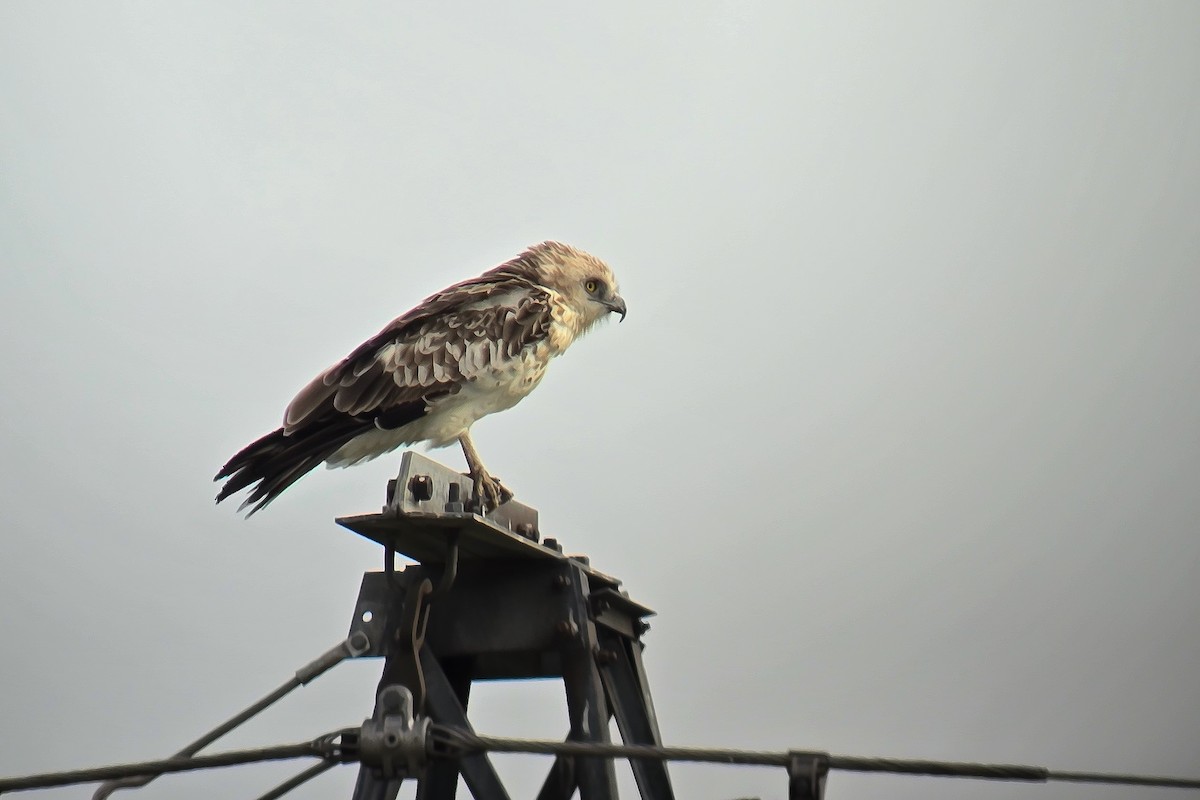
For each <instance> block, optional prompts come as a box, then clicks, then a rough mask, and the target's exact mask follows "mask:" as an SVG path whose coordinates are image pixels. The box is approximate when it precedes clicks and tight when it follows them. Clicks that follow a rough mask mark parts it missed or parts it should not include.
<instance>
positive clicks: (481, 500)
mask: <svg viewBox="0 0 1200 800" xmlns="http://www.w3.org/2000/svg"><path fill="white" fill-rule="evenodd" d="M612 312H615V313H617V314H620V315H621V319H622V320H624V319H625V301H624V300H623V299H622V298H621V295H620V294H618V293H617V282H616V279H615V278H614V277H613V274H612V270H610V269H609V268H608V266H607V265H606V264H605V263H604V262H603V261H601V260H600V259H598V258H596V257H595V256H593V255H590V254H588V253H585V252H583V251H582V250H577V249H576V248H574V247H571V246H570V245H566V244H562V243H559V242H542V243H541V244H537V245H534V246H532V247H530V248H529V249H527V250H525V251H524V252H523V253H521V254H520V255H518V256H517V257H516V258H514V259H512V260H511V261H507V262H505V263H503V264H501V265H500V266H498V267H495V268H494V269H491V270H489V271H487V272H485V273H483V274H482V275H480V276H479V277H477V278H471V279H470V280H465V281H463V282H461V283H456V284H454V285H453V286H451V287H449V288H447V289H444V290H443V291H440V292H438V293H437V294H434V295H431V296H430V297H427V298H426V299H425V300H424V302H422V303H421V304H420V305H418V306H417V307H416V308H414V309H412V310H411V311H409V312H408V313H406V314H404V315H402V316H400V317H397V318H396V319H394V320H393V321H392V322H390V323H388V325H387V326H385V327H384V328H383V330H381V331H380V332H379V333H378V334H376V335H375V336H373V337H371V338H370V339H368V340H367V341H365V342H363V343H362V344H361V345H359V346H358V347H356V348H355V349H354V350H353V352H351V353H350V355H348V356H346V357H345V358H343V359H342V360H341V361H340V362H338V363H337V364H335V365H334V366H332V367H330V368H329V369H327V370H325V372H323V373H322V374H320V375H318V376H317V377H316V378H314V379H313V380H312V382H311V383H309V384H308V386H306V387H304V388H303V389H302V390H301V391H300V393H299V394H298V395H296V397H295V399H294V400H292V402H291V404H290V405H288V407H287V411H285V412H284V417H283V426H282V427H280V428H278V429H277V430H274V431H272V432H271V433H268V434H267V435H266V436H264V437H262V438H261V439H259V440H258V441H256V442H253V443H252V444H250V445H248V446H247V447H245V448H244V449H243V450H242V451H241V452H239V453H238V454H237V455H235V456H234V457H233V458H231V459H229V463H227V464H226V465H225V466H223V467H221V471H220V472H218V473H217V476H216V478H215V479H214V480H218V481H220V480H225V481H226V482H225V484H224V485H223V486H222V487H221V490H220V493H219V494H218V495H217V502H218V503H219V502H221V501H222V500H224V499H225V498H227V497H229V496H230V495H232V494H234V493H235V492H238V491H240V490H242V489H246V488H249V487H253V488H252V489H251V491H250V493H249V495H248V496H247V498H246V500H245V502H243V503H242V506H241V508H240V509H239V510H242V509H245V508H247V507H249V508H250V511H249V514H253V513H254V512H256V511H259V510H261V509H263V508H265V507H266V506H267V505H268V504H270V503H271V501H273V500H274V499H275V498H276V497H278V496H279V495H280V493H281V492H283V491H284V490H285V489H287V488H288V487H289V486H291V485H292V484H293V483H295V482H296V481H297V480H299V479H300V478H301V477H302V476H304V475H305V474H306V473H308V472H309V471H310V470H312V469H313V468H314V467H316V466H317V465H318V464H320V463H321V462H325V463H326V464H328V465H329V466H330V467H347V466H351V465H353V464H358V463H361V462H363V461H369V460H370V459H373V458H375V457H377V456H380V455H383V454H384V453H388V452H390V451H392V450H395V449H396V448H397V447H400V446H402V445H407V444H415V443H417V442H427V443H429V444H430V445H431V446H433V447H444V446H446V445H449V444H451V443H453V442H454V441H456V440H457V441H458V442H459V444H461V445H462V449H463V455H464V456H466V459H467V465H468V468H469V475H470V477H471V480H472V483H473V488H474V492H475V502H476V504H477V505H478V506H479V507H480V509H481V510H483V511H485V512H486V511H487V510H488V509H490V508H495V507H497V506H499V505H501V504H503V503H505V502H507V501H508V500H509V499H510V498H511V497H512V493H511V492H509V491H508V489H506V488H505V487H504V486H503V485H502V484H501V483H500V482H499V481H498V480H496V478H494V477H492V476H491V475H490V474H489V473H488V471H487V469H485V468H484V466H483V461H482V460H480V458H479V453H478V452H477V451H476V450H475V445H474V444H473V443H472V442H471V433H470V430H471V425H472V424H474V423H475V422H476V421H477V420H479V419H481V418H483V417H485V416H487V415H488V414H493V413H495V412H497V411H503V410H504V409H506V408H511V407H513V406H514V405H516V404H517V403H518V402H520V400H521V398H523V397H525V395H527V394H529V393H530V392H531V391H533V389H534V387H536V386H537V385H538V383H539V382H540V381H541V380H542V376H543V375H545V373H546V367H547V366H549V364H550V360H551V359H552V358H554V357H555V356H558V355H562V353H563V352H565V351H566V349H567V348H568V347H570V346H571V343H572V342H574V341H575V340H576V339H578V338H579V337H580V336H582V335H583V334H584V333H586V332H587V331H588V330H589V329H591V328H592V326H593V325H595V324H596V323H597V322H598V321H600V320H601V319H603V318H605V317H607V315H608V314H609V313H612ZM249 514H248V515H247V516H249Z"/></svg>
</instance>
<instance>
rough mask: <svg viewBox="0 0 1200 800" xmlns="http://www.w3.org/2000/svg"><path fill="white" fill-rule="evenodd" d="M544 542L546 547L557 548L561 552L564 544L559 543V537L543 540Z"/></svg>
mask: <svg viewBox="0 0 1200 800" xmlns="http://www.w3.org/2000/svg"><path fill="white" fill-rule="evenodd" d="M542 544H543V545H545V546H546V547H549V548H550V549H551V550H557V551H558V552H560V553H561V552H562V545H561V544H559V543H558V539H553V538H551V539H546V540H545V541H543V542H542Z"/></svg>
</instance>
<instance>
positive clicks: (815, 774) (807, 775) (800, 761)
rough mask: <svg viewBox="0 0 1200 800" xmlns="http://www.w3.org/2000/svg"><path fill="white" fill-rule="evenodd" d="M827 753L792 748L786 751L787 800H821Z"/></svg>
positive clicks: (827, 769) (827, 767)
mask: <svg viewBox="0 0 1200 800" xmlns="http://www.w3.org/2000/svg"><path fill="white" fill-rule="evenodd" d="M828 774H829V754H828V753H809V752H802V751H799V750H792V751H791V752H789V753H788V800H822V798H824V796H825V776H826V775H828Z"/></svg>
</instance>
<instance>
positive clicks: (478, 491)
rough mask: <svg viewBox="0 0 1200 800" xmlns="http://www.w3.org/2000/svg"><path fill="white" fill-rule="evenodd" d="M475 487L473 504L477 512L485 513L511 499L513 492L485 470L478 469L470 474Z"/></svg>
mask: <svg viewBox="0 0 1200 800" xmlns="http://www.w3.org/2000/svg"><path fill="white" fill-rule="evenodd" d="M471 481H472V482H473V484H474V487H475V498H474V499H475V505H476V507H477V508H478V509H479V513H481V514H487V513H488V512H490V511H495V510H496V509H497V508H499V507H500V506H502V505H504V504H505V503H507V502H508V501H509V500H512V498H513V493H512V492H510V491H509V490H508V487H507V486H505V485H504V484H503V483H501V482H500V481H499V480H497V479H496V478H493V477H492V476H491V475H490V474H488V472H487V470H484V469H479V470H476V471H475V472H473V473H472V474H471Z"/></svg>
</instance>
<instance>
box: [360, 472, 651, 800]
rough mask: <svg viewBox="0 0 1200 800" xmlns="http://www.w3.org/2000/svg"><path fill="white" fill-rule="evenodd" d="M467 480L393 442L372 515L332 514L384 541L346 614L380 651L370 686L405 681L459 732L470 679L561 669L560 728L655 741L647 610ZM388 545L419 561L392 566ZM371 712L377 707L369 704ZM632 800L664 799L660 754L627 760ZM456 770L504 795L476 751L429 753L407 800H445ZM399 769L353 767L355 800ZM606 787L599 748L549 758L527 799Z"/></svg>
mask: <svg viewBox="0 0 1200 800" xmlns="http://www.w3.org/2000/svg"><path fill="white" fill-rule="evenodd" d="M470 487H471V484H470V479H469V478H467V477H465V476H463V475H460V474H458V473H456V472H453V471H452V470H450V469H448V468H447V467H444V466H442V465H441V464H438V463H437V462H434V461H432V460H430V459H428V458H425V457H424V456H421V455H420V454H417V453H412V452H409V453H405V454H404V458H403V460H402V463H401V468H400V474H399V476H398V477H397V479H396V480H394V481H392V482H391V483H390V484H389V493H388V494H389V497H388V504H387V505H386V506H385V507H384V508H383V510H382V511H381V513H379V514H370V515H364V516H356V517H346V518H342V519H339V520H338V522H339V523H340V524H341V525H343V526H345V527H347V528H349V529H350V530H352V531H354V532H356V533H359V534H360V535H363V536H365V537H367V538H369V539H372V540H374V541H376V542H378V543H380V544H381V545H383V547H384V553H385V562H384V570H383V571H381V572H368V573H366V574H365V575H364V576H363V582H362V587H361V589H360V591H359V597H358V602H357V604H356V606H355V610H354V617H353V619H352V622H351V626H350V633H351V635H354V634H357V633H363V634H365V635H366V636H367V638H368V639H369V640H370V642H371V644H372V646H371V648H370V649H369V650H368V651H366V652H364V653H362V654H361V655H360V656H359V657H367V656H375V657H382V658H383V659H384V664H383V674H382V676H381V679H380V683H379V687H380V689H379V691H380V697H381V698H382V697H383V696H384V694H385V693H386V690H387V689H388V687H394V686H404V687H406V688H407V689H408V690H409V691H410V692H411V693H412V696H413V710H414V713H416V714H417V715H418V716H419V715H420V714H422V713H425V714H426V715H428V717H429V718H430V719H431V720H432V722H433V723H434V724H435V725H449V726H454V727H456V728H461V729H464V730H472V728H471V724H470V721H469V719H468V717H467V708H468V705H469V700H470V690H471V685H472V683H473V682H474V681H480V680H511V679H524V678H561V679H562V681H563V685H564V688H565V691H566V699H567V716H568V720H569V723H570V732H569V734H568V736H567V738H568V739H569V740H576V741H587V742H597V743H607V742H608V741H609V720H610V719H611V718H615V719H616V722H617V727H618V730H620V732H621V737H622V739H623V740H624V741H625V743H626V744H652V745H661V743H662V742H661V739H660V737H659V732H658V723H657V719H656V717H655V714H654V705H653V702H652V700H651V697H650V688H649V684H648V682H647V680H646V674H645V669H644V667H643V665H642V658H641V653H642V648H643V645H642V642H641V635H642V634H643V633H644V632H645V631H646V630H647V628H648V626H647V625H646V623H645V618H646V617H648V616H651V615H652V614H653V613H654V612H653V611H651V610H650V609H649V608H646V607H645V606H643V605H641V604H639V603H637V602H635V601H633V600H631V599H630V598H629V596H628V595H627V594H626V593H625V592H623V591H622V590H621V589H620V581H618V580H617V579H615V578H613V577H611V576H609V575H605V574H604V573H602V572H599V571H598V570H595V569H593V568H592V567H591V565H590V563H589V561H588V559H587V558H586V557H583V556H566V555H564V554H563V553H562V549H561V547H560V546H559V545H558V543H557V542H556V541H555V540H553V539H547V540H545V541H544V542H540V543H539V538H540V531H539V530H538V520H537V512H536V511H535V510H534V509H532V508H529V507H527V506H523V505H521V504H519V503H516V502H512V501H510V502H509V503H506V504H505V505H503V506H501V507H500V509H498V510H497V511H495V512H493V513H491V514H489V515H487V516H483V515H480V514H478V513H474V512H473V511H472V510H471V509H470V508H469V507H467V506H465V505H464V502H463V499H462V498H466V497H469V496H470ZM396 553H401V554H403V555H406V556H408V557H410V558H413V559H414V560H416V561H418V562H420V563H418V564H412V565H409V566H406V567H404V568H403V569H396V568H395V567H394V565H393V562H394V556H395V554H396ZM375 713H376V715H378V714H379V713H381V710H380V706H379V705H378V703H377V706H376V712H375ZM631 764H632V767H633V773H634V777H635V780H636V782H637V786H638V789H639V793H640V795H641V797H642V798H643V800H673V797H674V794H673V791H672V789H671V781H670V777H669V775H668V772H667V767H666V764H665V762H663V761H657V760H655V761H651V760H634V761H632V762H631ZM460 774H461V775H462V777H463V780H464V782H465V783H466V785H467V788H468V789H469V791H470V793H471V795H472V796H473V797H475V798H476V799H477V800H508V797H509V795H508V793H507V791H506V789H505V788H504V785H503V782H502V781H501V780H500V778H499V777H498V776H497V774H496V771H495V769H494V768H493V767H492V765H491V761H490V760H489V759H488V757H487V756H486V755H485V754H482V753H480V754H474V755H470V756H466V757H463V758H461V759H459V760H457V761H456V760H453V759H434V760H433V761H431V762H430V763H429V765H428V766H427V767H426V768H425V769H424V771H423V772H422V774H421V777H420V778H419V784H418V790H417V797H418V798H419V800H453V798H454V796H455V793H456V789H457V785H458V777H459V775H460ZM402 780H403V778H390V779H389V778H385V777H384V776H383V774H382V773H381V772H380V771H379V770H377V769H373V768H370V767H360V769H359V775H358V782H357V784H356V786H355V789H354V795H353V797H354V800H391V798H394V797H395V796H396V794H397V792H398V791H399V789H400V785H401V782H402ZM576 789H578V790H579V794H580V798H581V800H610V799H611V798H615V797H616V796H617V785H616V772H615V769H614V766H613V762H612V760H611V759H607V758H599V757H563V756H560V757H558V758H556V759H555V761H554V764H553V766H552V767H551V769H550V772H549V774H548V775H547V777H546V780H545V782H544V784H543V785H542V789H541V791H540V792H539V794H538V798H539V800H568V798H570V796H571V795H572V794H573V793H574V792H575V790H576Z"/></svg>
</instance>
